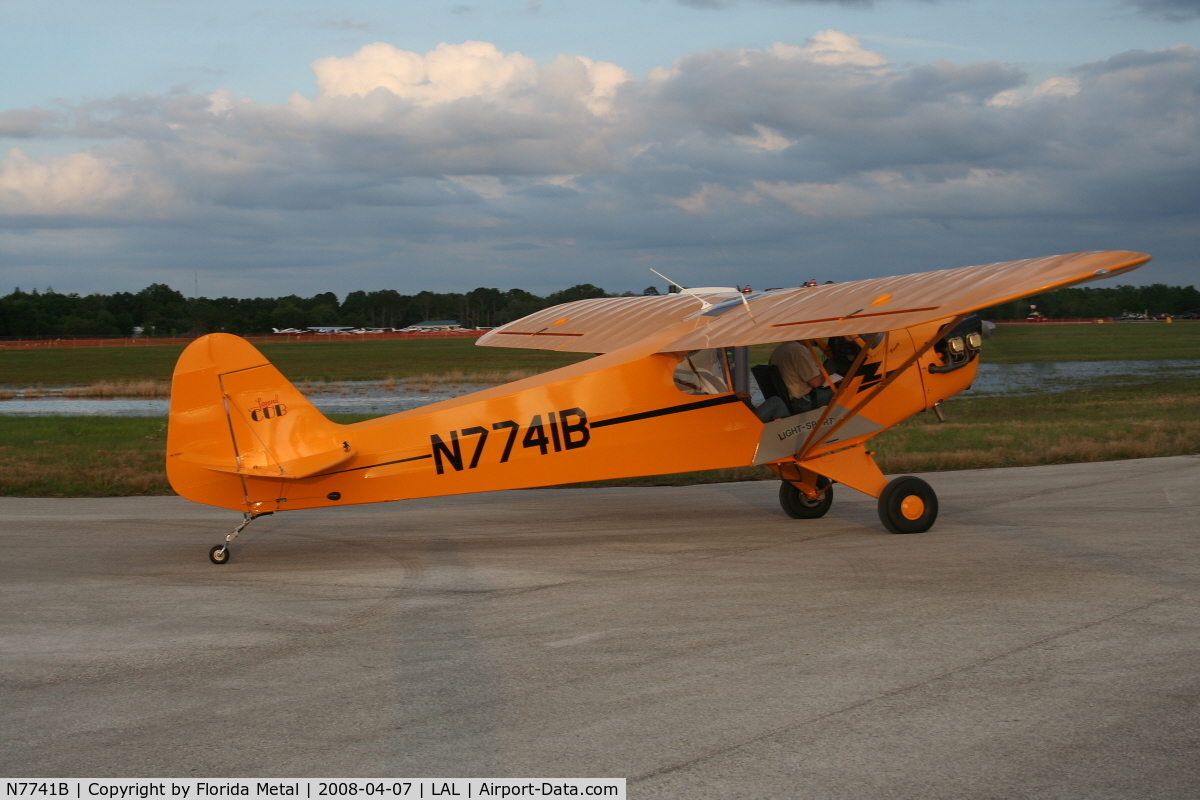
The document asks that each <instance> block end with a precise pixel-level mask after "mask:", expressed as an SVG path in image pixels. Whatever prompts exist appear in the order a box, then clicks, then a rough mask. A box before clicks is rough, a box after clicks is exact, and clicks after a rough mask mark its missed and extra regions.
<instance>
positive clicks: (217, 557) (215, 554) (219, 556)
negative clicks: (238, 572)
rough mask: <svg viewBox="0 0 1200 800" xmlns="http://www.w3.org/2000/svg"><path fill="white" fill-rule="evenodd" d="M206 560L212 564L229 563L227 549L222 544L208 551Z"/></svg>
mask: <svg viewBox="0 0 1200 800" xmlns="http://www.w3.org/2000/svg"><path fill="white" fill-rule="evenodd" d="M208 560H209V561H211V562H213V563H214V564H227V563H229V548H228V547H226V546H225V545H223V544H218V545H215V546H214V547H213V549H212V550H209V551H208Z"/></svg>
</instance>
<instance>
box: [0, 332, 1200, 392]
mask: <svg viewBox="0 0 1200 800" xmlns="http://www.w3.org/2000/svg"><path fill="white" fill-rule="evenodd" d="M772 347H773V346H772V345H761V346H759V347H756V348H754V355H755V357H756V362H755V363H757V362H758V361H765V360H766V358H767V355H769V353H770V351H771V348H772ZM260 349H261V350H262V352H263V355H265V356H266V357H267V358H268V359H270V360H271V362H272V363H274V364H275V366H277V367H278V368H279V370H280V372H282V373H283V374H284V375H286V376H287V377H288V378H289V379H290V380H292V381H295V382H301V381H305V380H311V381H340V380H386V379H387V378H408V377H415V376H419V375H426V374H430V375H438V374H445V373H449V372H455V371H457V372H460V373H465V374H471V373H477V372H497V371H499V372H507V371H511V370H519V371H525V372H545V371H546V370H550V369H556V368H558V367H562V366H566V365H567V364H573V363H575V362H577V361H580V360H582V359H584V358H587V356H586V355H580V354H576V353H551V352H543V351H538V350H513V349H507V348H497V347H478V346H477V345H476V344H475V342H474V340H473V339H426V340H418V339H411V340H399V341H390V342H377V341H344V340H331V341H329V342H305V343H293V344H269V345H263V346H262V347H261V348H260ZM181 350H182V348H181V347H169V346H163V347H111V348H103V349H96V348H79V349H62V350H0V385H3V386H10V387H24V386H37V385H47V386H53V385H73V386H79V385H87V384H93V383H99V382H101V381H111V382H133V381H146V380H150V381H167V380H170V378H171V370H172V369H173V368H174V366H175V360H176V359H177V358H178V357H179V353H180V351H181ZM1177 358H1178V359H1185V358H1200V322H1196V321H1190V320H1181V321H1178V322H1175V323H1172V324H1167V323H1148V324H1120V323H1114V324H1111V325H1006V326H1001V327H1000V329H999V330H998V331H997V333H996V335H995V336H994V337H993V338H992V339H989V340H988V341H987V342H986V343H985V344H984V360H985V361H988V362H991V363H994V364H1013V363H1021V362H1028V361H1107V360H1117V359H1121V360H1124V359H1177Z"/></svg>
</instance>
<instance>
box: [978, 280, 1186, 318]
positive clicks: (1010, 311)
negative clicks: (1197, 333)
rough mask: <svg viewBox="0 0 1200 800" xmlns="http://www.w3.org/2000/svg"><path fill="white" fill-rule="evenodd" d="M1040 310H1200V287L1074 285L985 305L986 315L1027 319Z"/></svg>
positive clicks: (1091, 313)
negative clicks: (1199, 288) (988, 305)
mask: <svg viewBox="0 0 1200 800" xmlns="http://www.w3.org/2000/svg"><path fill="white" fill-rule="evenodd" d="M1034 311H1036V312H1037V314H1038V315H1039V316H1043V317H1050V318H1051V319H1075V318H1094V319H1102V318H1105V317H1119V316H1121V315H1122V314H1125V313H1129V314H1141V313H1146V312H1148V313H1150V314H1171V315H1172V316H1179V315H1180V314H1184V313H1187V312H1189V311H1200V291H1198V290H1197V289H1196V287H1195V286H1167V285H1166V284H1163V283H1155V284H1152V285H1150V286H1098V287H1091V286H1073V287H1070V288H1067V289H1055V290H1054V291H1052V292H1046V293H1045V294H1039V295H1034V296H1033V297H1026V298H1024V299H1023V300H1013V301H1012V302H1011V303H1002V304H1001V305H998V306H992V307H991V308H987V309H984V310H983V311H981V312H979V315H980V316H981V317H983V318H984V319H991V320H1005V319H1025V318H1026V317H1028V316H1030V315H1031V313H1032V312H1034Z"/></svg>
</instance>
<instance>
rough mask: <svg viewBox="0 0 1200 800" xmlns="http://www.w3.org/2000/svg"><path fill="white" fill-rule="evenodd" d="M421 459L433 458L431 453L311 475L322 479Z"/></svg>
mask: <svg viewBox="0 0 1200 800" xmlns="http://www.w3.org/2000/svg"><path fill="white" fill-rule="evenodd" d="M422 458H433V453H426V454H425V455H423V456H413V457H412V458H398V459H396V460H395V461H384V462H381V463H379V464H367V465H366V466H365V467H351V468H350V469H339V470H334V471H333V472H322V473H321V474H320V475H313V477H314V478H324V477H327V476H329V475H341V474H342V473H343V472H357V471H358V470H360V469H371V468H372V467H386V466H388V465H390V464H403V463H404V462H405V461H420V460H421V459H422Z"/></svg>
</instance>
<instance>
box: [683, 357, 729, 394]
mask: <svg viewBox="0 0 1200 800" xmlns="http://www.w3.org/2000/svg"><path fill="white" fill-rule="evenodd" d="M674 377H675V388H676V389H678V390H679V391H681V392H684V393H685V394H725V393H727V392H728V391H729V373H728V370H727V368H726V365H725V351H724V350H721V349H713V350H692V351H691V352H689V353H685V354H684V356H683V358H682V359H680V361H679V366H677V367H675V376H674Z"/></svg>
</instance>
